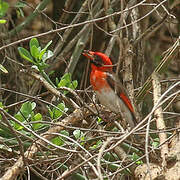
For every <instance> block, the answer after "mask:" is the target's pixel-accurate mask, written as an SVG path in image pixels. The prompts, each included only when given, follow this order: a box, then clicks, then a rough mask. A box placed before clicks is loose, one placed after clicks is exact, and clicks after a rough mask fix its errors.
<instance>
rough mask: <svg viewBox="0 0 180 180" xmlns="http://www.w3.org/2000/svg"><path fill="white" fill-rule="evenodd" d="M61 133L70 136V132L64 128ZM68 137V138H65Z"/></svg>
mask: <svg viewBox="0 0 180 180" xmlns="http://www.w3.org/2000/svg"><path fill="white" fill-rule="evenodd" d="M60 133H61V134H63V135H65V136H69V132H68V131H66V130H62V131H60ZM65 139H66V138H65Z"/></svg>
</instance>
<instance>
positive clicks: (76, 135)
mask: <svg viewBox="0 0 180 180" xmlns="http://www.w3.org/2000/svg"><path fill="white" fill-rule="evenodd" d="M73 135H74V137H75V138H76V139H79V138H80V137H81V136H83V132H81V131H80V130H79V129H77V130H75V131H73Z"/></svg>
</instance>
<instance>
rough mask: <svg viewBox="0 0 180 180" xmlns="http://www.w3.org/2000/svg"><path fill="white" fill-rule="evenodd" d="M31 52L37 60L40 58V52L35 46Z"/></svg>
mask: <svg viewBox="0 0 180 180" xmlns="http://www.w3.org/2000/svg"><path fill="white" fill-rule="evenodd" d="M30 51H31V55H32V56H33V57H34V58H35V59H36V60H37V59H38V57H39V50H38V48H37V47H36V46H35V45H33V46H32V47H31V48H30Z"/></svg>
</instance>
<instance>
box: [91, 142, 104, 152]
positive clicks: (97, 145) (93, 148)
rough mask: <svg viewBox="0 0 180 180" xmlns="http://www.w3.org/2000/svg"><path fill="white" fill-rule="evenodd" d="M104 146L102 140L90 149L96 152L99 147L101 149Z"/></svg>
mask: <svg viewBox="0 0 180 180" xmlns="http://www.w3.org/2000/svg"><path fill="white" fill-rule="evenodd" d="M101 145H102V141H101V140H98V141H97V142H96V144H94V145H93V146H91V147H89V148H90V149H92V150H95V149H97V148H98V147H100V146H101Z"/></svg>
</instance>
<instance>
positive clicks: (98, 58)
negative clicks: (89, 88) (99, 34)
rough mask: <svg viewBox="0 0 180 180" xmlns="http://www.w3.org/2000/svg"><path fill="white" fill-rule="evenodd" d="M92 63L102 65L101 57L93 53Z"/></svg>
mask: <svg viewBox="0 0 180 180" xmlns="http://www.w3.org/2000/svg"><path fill="white" fill-rule="evenodd" d="M92 63H93V64H94V65H95V66H97V67H101V66H103V65H104V62H103V60H102V58H101V57H100V56H98V55H94V59H93V61H92Z"/></svg>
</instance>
